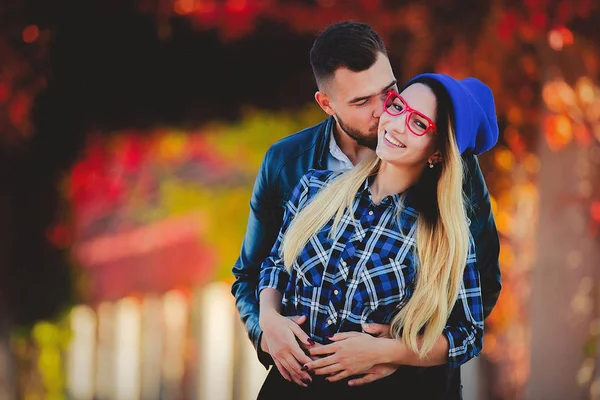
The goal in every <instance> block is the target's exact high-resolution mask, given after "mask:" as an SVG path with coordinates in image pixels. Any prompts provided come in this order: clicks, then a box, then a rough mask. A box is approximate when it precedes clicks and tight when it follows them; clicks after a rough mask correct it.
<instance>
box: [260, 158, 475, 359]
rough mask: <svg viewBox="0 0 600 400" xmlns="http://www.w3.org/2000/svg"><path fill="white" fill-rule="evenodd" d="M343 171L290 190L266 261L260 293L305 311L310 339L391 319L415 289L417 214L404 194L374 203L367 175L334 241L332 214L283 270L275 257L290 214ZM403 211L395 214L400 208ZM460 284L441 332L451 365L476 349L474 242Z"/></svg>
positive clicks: (318, 175) (315, 176) (316, 174)
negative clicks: (279, 296) (275, 294)
mask: <svg viewBox="0 0 600 400" xmlns="http://www.w3.org/2000/svg"><path fill="white" fill-rule="evenodd" d="M341 173H343V172H332V171H317V170H310V171H309V172H308V173H307V174H306V175H304V176H303V177H302V179H301V180H300V182H299V183H298V185H297V186H296V187H295V188H294V191H293V194H292V196H291V198H290V200H289V202H288V203H287V205H286V209H285V214H284V220H283V225H282V227H281V230H280V232H279V235H278V238H277V241H276V242H275V244H274V246H273V249H272V251H271V255H270V256H269V257H268V258H267V259H266V260H265V261H264V263H263V265H262V269H261V273H260V281H259V285H258V292H259V293H260V291H261V290H262V289H264V288H273V289H277V290H278V291H279V292H281V293H282V294H283V301H282V303H283V304H282V305H283V309H282V314H283V315H288V316H289V315H306V316H307V317H308V322H307V323H306V324H304V325H303V328H304V329H305V330H306V331H307V334H309V335H310V336H311V337H312V338H313V339H314V340H315V341H317V342H320V343H327V342H328V340H327V337H329V336H332V335H333V334H335V333H336V332H344V331H358V332H360V331H361V323H365V322H375V323H381V324H388V323H389V322H390V321H391V319H392V316H393V315H394V313H395V312H396V311H397V308H398V306H399V305H400V306H401V305H402V304H406V302H407V301H408V299H409V298H410V296H411V295H412V291H413V290H414V283H415V272H416V269H417V268H418V258H417V251H416V231H417V217H418V212H417V211H416V210H415V209H414V208H412V207H410V202H405V203H406V205H405V206H403V202H402V197H401V195H398V194H396V195H392V196H388V197H386V198H385V199H383V201H382V202H381V203H379V204H378V205H374V204H373V203H372V202H371V195H370V190H369V180H368V179H367V180H366V181H365V184H364V186H363V187H362V189H361V190H359V192H358V193H357V194H356V197H355V200H354V203H353V213H354V218H355V219H356V222H355V223H354V222H353V220H352V218H351V216H350V214H349V212H348V210H346V213H345V215H344V216H343V217H342V220H341V222H340V225H339V227H338V232H337V234H336V236H335V238H333V239H332V238H330V237H329V231H330V229H331V225H332V223H333V218H332V219H331V220H330V221H329V222H328V223H327V224H326V225H325V226H324V227H323V229H321V231H320V232H319V233H318V234H317V235H315V236H314V237H313V238H311V239H310V241H309V243H308V244H307V245H306V247H305V248H304V250H303V251H302V252H301V253H300V255H299V257H298V259H297V260H296V262H295V263H294V264H293V266H292V270H291V274H290V273H288V272H287V271H286V269H285V267H284V265H283V260H282V258H281V257H280V252H281V243H282V239H283V235H284V234H285V232H286V230H287V228H288V227H289V225H290V223H291V221H292V220H293V218H294V216H295V215H296V214H297V213H298V212H299V211H300V210H301V209H302V208H303V207H305V206H306V205H307V204H308V203H309V202H310V201H311V199H312V198H314V196H315V195H316V194H317V192H318V191H319V190H320V189H322V188H323V187H325V186H327V184H328V183H329V182H331V181H332V180H333V179H335V178H336V177H338V176H339V175H340V174H341ZM398 209H401V210H402V211H401V213H400V214H399V215H398V214H397V211H396V210H398ZM470 242H471V245H470V246H469V253H468V256H467V265H466V268H465V272H464V277H463V284H462V286H461V288H460V291H459V294H458V299H457V301H456V304H455V306H454V308H453V310H452V313H451V315H450V318H449V320H448V323H447V325H446V328H445V329H444V335H446V337H447V338H448V341H449V343H450V350H449V353H448V359H449V364H450V366H452V367H458V366H460V365H461V364H463V363H465V362H466V361H468V360H470V359H471V358H472V357H474V356H477V355H478V354H479V352H480V350H481V346H482V339H483V305H482V300H481V285H480V282H479V273H478V271H477V269H476V268H475V246H474V244H473V241H472V240H471V241H470Z"/></svg>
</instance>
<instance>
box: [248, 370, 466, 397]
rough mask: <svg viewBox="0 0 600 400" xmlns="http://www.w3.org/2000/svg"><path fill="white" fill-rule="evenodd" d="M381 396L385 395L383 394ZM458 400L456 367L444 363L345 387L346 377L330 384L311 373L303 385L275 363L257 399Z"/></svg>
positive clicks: (458, 387) (401, 371) (402, 371)
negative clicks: (307, 381)
mask: <svg viewBox="0 0 600 400" xmlns="http://www.w3.org/2000/svg"><path fill="white" fill-rule="evenodd" d="M384 396H385V397H384ZM396 397H397V398H402V399H410V400H421V399H422V400H460V399H461V398H462V390H461V384H460V369H459V368H450V367H448V366H447V365H440V366H435V367H427V368H417V367H408V366H402V367H400V368H398V370H397V371H396V372H395V373H393V374H392V375H390V376H388V377H385V378H382V379H379V380H377V381H375V382H372V383H368V384H365V385H362V386H348V380H347V379H346V380H342V381H339V382H334V383H330V382H327V381H326V380H325V379H324V378H323V377H319V376H313V381H312V383H310V384H309V385H308V387H306V388H304V387H302V386H299V385H297V384H295V383H294V382H288V381H286V380H285V379H283V377H282V376H281V374H280V373H279V371H278V370H277V368H276V367H275V366H273V367H271V370H270V371H269V374H268V375H267V378H266V379H265V381H264V383H263V385H262V387H261V390H260V392H259V394H258V397H257V400H273V399H283V400H337V399H339V400H342V399H343V400H375V399H380V398H381V399H384V398H396Z"/></svg>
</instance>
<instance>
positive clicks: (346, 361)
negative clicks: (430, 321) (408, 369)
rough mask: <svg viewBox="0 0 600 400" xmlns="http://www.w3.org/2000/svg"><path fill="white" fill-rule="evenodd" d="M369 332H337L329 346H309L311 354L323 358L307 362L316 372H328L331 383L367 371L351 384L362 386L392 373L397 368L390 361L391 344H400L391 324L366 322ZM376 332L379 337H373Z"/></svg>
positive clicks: (366, 328)
mask: <svg viewBox="0 0 600 400" xmlns="http://www.w3.org/2000/svg"><path fill="white" fill-rule="evenodd" d="M363 330H365V331H366V332H368V333H360V332H344V333H338V334H335V335H334V336H333V337H331V338H330V339H331V340H332V341H333V342H334V343H331V344H328V345H324V346H319V347H314V348H312V349H310V351H309V354H310V356H311V357H315V356H320V357H322V358H320V359H317V360H315V361H311V362H309V363H307V364H305V366H306V367H308V369H309V370H311V371H313V372H314V373H315V374H316V375H329V377H327V378H326V379H327V380H328V381H329V382H336V381H339V380H342V379H345V378H348V377H350V376H353V375H361V374H365V375H364V376H362V377H359V378H355V379H352V380H350V381H349V382H348V384H349V385H354V386H357V385H362V384H365V383H368V382H373V381H375V380H377V379H381V378H383V377H386V376H389V375H391V374H392V373H394V372H395V371H396V370H397V369H398V365H396V364H391V363H390V362H389V361H390V358H389V352H390V351H391V350H392V348H391V346H395V345H397V344H398V343H395V342H397V341H395V340H393V339H392V340H386V339H385V338H389V326H388V325H380V324H369V325H368V326H367V325H363ZM373 335H376V336H377V337H373Z"/></svg>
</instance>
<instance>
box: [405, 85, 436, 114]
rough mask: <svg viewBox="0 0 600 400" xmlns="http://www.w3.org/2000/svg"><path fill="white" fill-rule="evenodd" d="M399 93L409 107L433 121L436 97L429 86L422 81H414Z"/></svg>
mask: <svg viewBox="0 0 600 400" xmlns="http://www.w3.org/2000/svg"><path fill="white" fill-rule="evenodd" d="M400 95H401V96H402V97H403V98H404V100H406V102H407V103H408V105H409V106H410V107H411V108H413V109H415V110H417V111H419V112H420V113H422V114H424V115H426V116H427V117H429V118H430V119H431V120H432V121H435V116H436V110H437V99H436V97H435V94H434V93H433V90H431V88H430V87H429V86H427V85H425V84H423V83H414V84H412V85H410V86H409V87H407V88H406V89H404V90H403V91H402V93H400Z"/></svg>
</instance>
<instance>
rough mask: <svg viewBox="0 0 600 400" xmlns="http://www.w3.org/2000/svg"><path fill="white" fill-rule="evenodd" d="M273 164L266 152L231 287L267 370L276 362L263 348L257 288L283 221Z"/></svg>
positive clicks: (243, 319) (236, 303)
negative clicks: (264, 263) (271, 174)
mask: <svg viewBox="0 0 600 400" xmlns="http://www.w3.org/2000/svg"><path fill="white" fill-rule="evenodd" d="M270 163H271V152H270V151H267V154H266V155H265V158H264V159H263V162H262V165H261V167H260V170H259V173H258V175H257V177H256V181H255V182H254V189H253V192H252V197H251V200H250V214H249V216H248V226H247V228H246V234H245V236H244V241H243V243H242V249H241V254H240V256H239V258H238V259H237V261H236V263H235V265H234V266H233V269H232V272H233V275H234V277H235V281H234V282H233V284H232V286H231V293H232V294H233V296H234V297H235V305H236V307H237V309H238V312H239V315H240V318H241V319H242V322H243V323H244V324H245V327H246V331H247V332H248V337H249V338H250V340H251V341H252V344H253V345H254V348H255V349H256V352H257V355H258V359H259V361H260V362H261V363H262V364H263V365H264V366H265V368H268V366H269V365H270V364H272V363H273V361H272V359H271V357H270V356H269V355H268V354H267V353H265V352H263V351H262V350H261V348H260V340H261V336H262V330H261V329H260V326H259V324H258V311H259V306H258V300H257V293H256V289H257V286H258V279H259V274H260V267H261V264H262V262H263V261H264V260H265V259H266V258H267V257H268V256H269V253H270V250H271V248H272V246H273V244H274V243H275V240H276V238H277V233H278V232H279V228H280V226H281V222H282V218H283V209H282V207H281V204H280V201H281V199H280V198H279V196H276V195H275V194H276V193H275V186H274V185H275V184H274V178H275V177H273V176H270V173H272V171H273V169H274V168H273V166H272V165H270Z"/></svg>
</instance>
